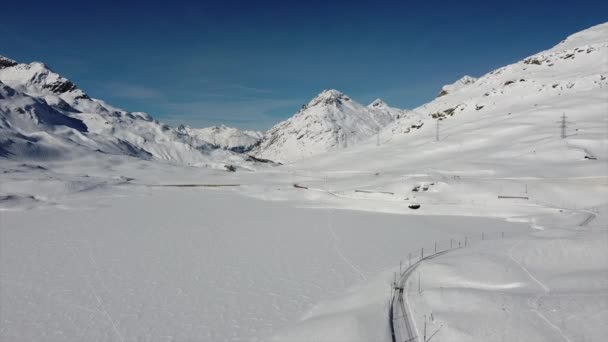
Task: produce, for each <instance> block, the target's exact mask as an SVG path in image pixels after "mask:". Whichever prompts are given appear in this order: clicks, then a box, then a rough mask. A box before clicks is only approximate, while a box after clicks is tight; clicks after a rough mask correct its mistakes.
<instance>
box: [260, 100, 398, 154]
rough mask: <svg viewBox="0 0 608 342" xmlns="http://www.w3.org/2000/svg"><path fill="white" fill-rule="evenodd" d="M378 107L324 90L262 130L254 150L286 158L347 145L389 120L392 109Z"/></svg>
mask: <svg viewBox="0 0 608 342" xmlns="http://www.w3.org/2000/svg"><path fill="white" fill-rule="evenodd" d="M381 108H382V109H380V110H377V109H376V107H375V106H372V107H365V106H363V105H361V104H359V103H357V102H355V101H353V100H352V99H351V98H350V97H348V96H347V95H345V94H343V93H341V92H339V91H337V90H333V89H332V90H325V91H323V92H321V93H320V94H319V95H318V96H317V97H315V98H314V99H312V100H311V101H310V102H309V103H308V104H306V105H304V106H302V109H300V111H299V112H297V113H296V114H295V115H294V116H293V117H291V118H290V119H288V120H286V121H283V122H281V123H279V124H277V125H275V126H274V127H272V128H271V129H270V130H269V131H268V132H266V134H265V135H264V137H263V138H262V141H261V142H260V144H259V145H258V146H256V147H255V149H254V153H255V154H256V155H257V156H259V157H262V158H266V159H271V160H275V161H280V162H288V161H294V160H297V159H302V158H306V157H310V156H313V155H316V154H320V153H324V152H327V151H329V150H334V149H343V148H346V147H349V146H351V145H354V144H356V143H358V142H360V141H363V140H366V139H368V138H369V137H371V136H373V135H374V134H376V133H377V132H378V131H379V130H380V129H381V128H382V127H384V126H386V125H387V124H388V123H390V122H392V121H393V119H394V116H395V115H396V113H395V112H394V111H393V110H392V109H390V108H389V107H388V106H382V107H381Z"/></svg>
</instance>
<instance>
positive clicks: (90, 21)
mask: <svg viewBox="0 0 608 342" xmlns="http://www.w3.org/2000/svg"><path fill="white" fill-rule="evenodd" d="M605 21H608V1H538V0H537V1H504V2H501V3H495V2H494V1H489V0H486V1H474V2H471V1H469V2H467V1H449V2H448V1H405V0H403V1H394V2H393V1H368V2H359V1H340V2H338V1H334V2H330V1H261V0H258V1H229V0H225V1H200V2H194V1H192V2H187V1H177V0H173V1H162V2H158V3H153V2H152V1H147V2H135V1H129V2H128V3H127V2H126V1H124V2H123V1H111V0H105V1H90V2H87V1H82V0H80V1H77V2H76V1H75V2H68V1H39V2H36V1H33V2H32V1H28V2H26V3H23V2H19V1H5V2H3V4H2V5H1V6H0V23H1V24H0V37H1V39H0V54H2V55H6V56H8V57H11V58H13V59H16V60H18V61H20V62H30V61H33V60H39V61H42V62H45V63H46V64H48V65H50V66H51V67H52V68H53V69H54V70H56V71H57V72H59V73H60V74H62V75H64V76H66V77H68V78H69V79H71V80H72V81H74V82H75V83H76V84H78V85H79V86H80V87H81V88H83V89H84V90H85V91H86V92H88V93H89V94H90V95H91V96H93V97H97V98H101V99H103V100H106V101H107V102H109V103H110V104H113V105H115V106H118V107H121V108H124V109H127V110H131V111H145V112H148V113H150V114H151V115H153V116H155V117H156V118H158V119H159V120H161V121H165V122H168V123H170V124H177V123H180V122H183V123H186V124H190V125H193V126H207V125H213V124H219V123H225V124H228V125H234V126H237V127H242V128H256V129H267V128H269V127H270V126H272V125H273V124H274V123H276V122H278V121H280V120H283V119H285V118H287V117H289V116H291V115H292V114H293V113H294V112H296V111H297V110H298V109H299V107H300V106H301V105H302V104H303V103H306V102H308V101H309V100H310V98H312V97H314V96H315V95H316V94H317V93H319V92H320V91H321V90H323V89H327V88H336V89H338V90H341V91H343V92H345V93H347V94H349V95H350V96H351V97H353V98H354V99H355V100H357V101H359V102H362V103H368V102H371V101H372V100H373V99H375V98H376V97H381V98H383V99H385V100H386V101H387V102H388V103H389V104H391V105H393V106H396V107H402V108H412V107H415V106H417V105H420V104H423V103H425V102H427V101H429V100H430V99H432V98H433V97H434V96H435V95H436V94H437V92H438V91H439V88H440V87H441V85H443V84H445V83H451V82H453V81H455V80H456V79H458V78H460V77H461V76H462V75H464V74H470V75H472V76H480V75H482V74H484V73H486V72H488V71H490V70H492V69H494V68H497V67H500V66H502V65H505V64H508V63H512V62H515V61H517V60H519V59H521V58H523V57H526V56H527V55H530V54H533V53H535V52H538V51H540V50H543V49H546V48H549V47H551V46H553V45H555V44H557V43H558V42H559V41H561V40H562V39H564V38H565V37H566V36H568V35H569V34H571V33H574V32H576V31H579V30H582V29H585V28H587V27H590V26H592V25H595V24H599V23H602V22H605Z"/></svg>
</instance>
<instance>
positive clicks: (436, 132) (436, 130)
mask: <svg viewBox="0 0 608 342" xmlns="http://www.w3.org/2000/svg"><path fill="white" fill-rule="evenodd" d="M435 141H439V119H437V125H436V126H435Z"/></svg>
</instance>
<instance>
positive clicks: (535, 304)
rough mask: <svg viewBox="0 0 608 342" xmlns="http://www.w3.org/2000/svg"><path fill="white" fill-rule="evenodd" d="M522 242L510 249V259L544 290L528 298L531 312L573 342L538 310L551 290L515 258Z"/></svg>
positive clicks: (565, 338)
mask: <svg viewBox="0 0 608 342" xmlns="http://www.w3.org/2000/svg"><path fill="white" fill-rule="evenodd" d="M522 242H523V240H520V241H518V242H517V243H515V244H514V245H513V246H511V248H509V251H508V255H509V259H511V260H513V262H514V263H515V264H516V265H518V266H519V267H520V268H521V269H522V270H523V271H524V272H525V273H526V274H527V275H528V277H529V278H530V279H532V281H534V282H535V283H536V284H537V285H538V286H539V287H540V288H541V289H542V290H543V293H540V294H538V295H536V296H534V297H530V298H528V306H530V311H532V312H534V313H535V314H536V315H537V316H538V317H539V318H540V319H542V320H543V321H544V322H545V323H546V324H547V325H548V326H549V327H551V328H552V329H553V330H555V331H556V332H557V333H559V335H560V336H561V337H562V338H563V339H564V340H565V341H568V342H572V340H571V339H570V338H569V337H568V336H566V334H564V332H563V331H562V329H561V328H560V327H558V326H557V325H555V324H554V323H553V322H551V321H550V320H549V319H548V318H547V317H546V316H545V315H544V314H543V313H542V312H540V311H539V310H538V309H537V308H538V307H539V304H538V302H539V301H540V300H541V298H542V297H544V296H547V295H548V294H549V293H550V292H551V289H550V288H549V287H548V286H547V285H546V284H544V283H543V282H542V281H540V280H539V279H538V278H536V277H535V276H534V275H533V274H532V273H530V271H529V270H528V269H527V268H526V267H525V266H524V265H523V264H522V263H520V262H519V261H517V259H516V258H515V257H514V256H513V250H514V249H515V248H517V246H519V245H520V244H521V243H522Z"/></svg>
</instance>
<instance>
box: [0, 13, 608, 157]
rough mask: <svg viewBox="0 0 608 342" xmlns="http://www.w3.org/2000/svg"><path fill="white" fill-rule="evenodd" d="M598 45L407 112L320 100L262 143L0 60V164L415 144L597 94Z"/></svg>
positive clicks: (603, 32)
mask: <svg viewBox="0 0 608 342" xmlns="http://www.w3.org/2000/svg"><path fill="white" fill-rule="evenodd" d="M607 45H608V24H602V25H598V26H595V27H592V28H590V29H588V30H584V31H581V32H579V33H577V34H574V35H572V36H570V37H569V38H568V39H566V40H565V41H563V42H562V43H560V44H558V45H557V46H555V47H554V48H552V49H550V50H547V51H544V52H541V53H539V54H536V55H533V56H531V57H528V58H525V59H523V60H521V61H519V62H517V63H514V64H511V65H508V66H505V67H502V68H499V69H497V70H494V71H492V72H490V73H488V74H486V75H484V76H482V77H480V78H479V79H476V78H473V77H470V76H465V77H463V78H461V79H460V80H458V81H456V82H455V83H454V84H451V85H446V86H444V87H443V88H442V89H441V90H440V92H439V93H438V96H437V98H436V99H435V100H433V101H431V102H430V103H427V104H424V105H422V106H420V107H418V108H415V109H413V110H403V109H397V108H393V107H390V106H389V105H388V104H386V103H385V102H384V101H382V100H380V99H378V100H375V101H373V102H372V103H371V104H369V105H367V106H364V105H362V104H360V103H358V102H356V101H355V100H353V99H352V98H350V97H349V96H347V95H345V94H344V93H342V92H340V91H337V90H333V89H332V90H325V91H323V92H321V93H320V94H319V95H318V96H316V97H315V98H313V99H312V100H311V101H309V102H308V103H307V104H305V105H303V106H302V108H301V109H300V110H299V111H298V112H297V113H295V114H294V115H293V116H292V117H291V118H289V119H287V120H285V121H283V122H280V123H278V124H277V125H275V126H274V127H272V128H271V129H270V130H269V131H267V132H265V133H262V132H257V131H243V130H239V129H236V128H232V127H226V126H223V125H222V126H217V127H207V128H192V127H188V126H183V125H180V126H179V127H177V128H174V127H171V126H169V125H166V124H162V123H160V122H158V121H157V120H154V119H153V118H152V117H151V116H149V115H148V114H146V113H142V112H128V111H125V110H122V109H119V108H116V107H113V106H111V105H109V104H107V103H105V102H104V101H102V100H98V99H94V98H91V97H90V96H88V95H87V94H86V93H85V92H84V91H83V90H81V89H80V88H78V87H77V86H76V84H74V83H73V82H71V81H70V80H68V79H66V78H64V77H62V76H61V75H59V74H58V73H56V72H54V71H53V70H52V69H50V68H49V67H48V66H46V65H45V64H43V63H40V62H33V63H30V64H22V63H18V62H16V61H14V60H12V59H9V58H6V57H2V56H0V157H3V158H11V159H62V158H72V157H74V156H78V155H83V154H90V153H103V154H120V155H128V156H132V157H136V158H142V159H155V160H161V161H167V162H173V163H181V164H187V165H194V166H205V167H214V168H224V167H225V165H226V164H234V165H242V166H246V165H248V164H251V163H256V162H257V161H255V160H256V159H257V158H261V159H270V160H273V161H278V162H283V163H285V162H293V161H296V160H300V159H304V158H308V157H311V156H315V155H319V154H323V153H326V152H328V151H332V150H340V149H345V148H350V147H352V146H355V145H357V144H360V143H362V142H365V141H373V139H378V140H379V139H380V137H382V139H392V137H395V136H398V135H403V134H415V133H416V132H417V131H418V130H420V128H421V127H423V126H424V125H427V126H428V125H429V124H434V122H435V121H443V120H448V119H450V118H451V117H453V116H455V115H458V116H464V115H468V114H469V113H477V112H491V111H497V110H500V108H502V107H501V106H506V104H509V106H512V105H513V103H514V102H515V103H516V102H517V99H518V97H522V98H523V95H524V94H525V95H526V96H531V95H532V94H535V95H534V96H536V98H537V99H536V100H535V101H536V102H537V103H544V104H550V103H551V99H552V98H554V97H556V96H560V95H561V94H562V93H567V92H586V91H588V90H590V89H596V88H602V87H606V84H608V81H607V80H606V78H607V77H608V72H607V71H606V69H607V67H606V65H607V62H606V56H607V55H608V53H607V48H606V47H607ZM556 110H557V111H559V109H556ZM554 119H555V118H551V120H554ZM497 124H498V121H497ZM427 128H428V127H427ZM250 156H254V157H255V158H251V157H250ZM257 160H259V159H257Z"/></svg>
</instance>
